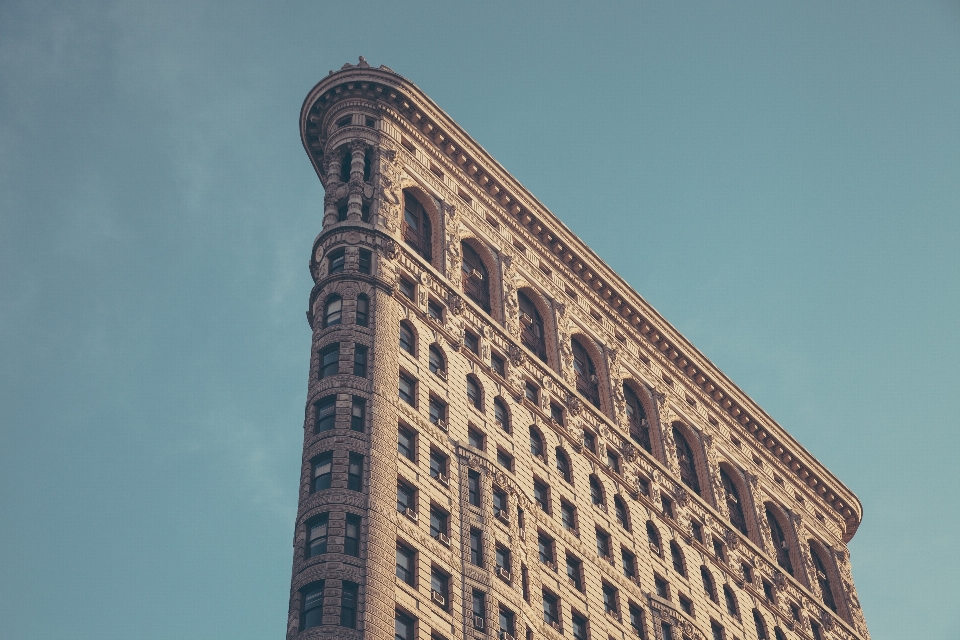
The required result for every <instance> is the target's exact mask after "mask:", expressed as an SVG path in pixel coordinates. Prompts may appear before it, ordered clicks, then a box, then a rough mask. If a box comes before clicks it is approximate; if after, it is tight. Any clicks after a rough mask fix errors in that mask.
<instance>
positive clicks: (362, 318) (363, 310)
mask: <svg viewBox="0 0 960 640" xmlns="http://www.w3.org/2000/svg"><path fill="white" fill-rule="evenodd" d="M355 319H356V323H357V326H360V327H365V326H367V325H368V324H369V322H370V299H369V298H368V297H367V296H365V295H363V294H362V293H361V294H360V295H358V296H357V307H356V317H355Z"/></svg>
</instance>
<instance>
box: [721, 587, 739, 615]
mask: <svg viewBox="0 0 960 640" xmlns="http://www.w3.org/2000/svg"><path fill="white" fill-rule="evenodd" d="M723 599H724V600H726V601H727V613H729V614H730V615H732V616H733V617H734V618H739V617H740V608H739V607H737V597H736V596H735V595H733V590H732V589H730V587H729V586H727V585H723Z"/></svg>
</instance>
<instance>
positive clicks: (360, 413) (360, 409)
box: [350, 396, 367, 432]
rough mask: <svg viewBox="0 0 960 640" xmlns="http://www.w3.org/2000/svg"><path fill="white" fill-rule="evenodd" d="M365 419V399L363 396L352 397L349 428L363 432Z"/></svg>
mask: <svg viewBox="0 0 960 640" xmlns="http://www.w3.org/2000/svg"><path fill="white" fill-rule="evenodd" d="M366 421H367V401H366V399H364V398H358V397H357V396H354V397H353V403H352V405H351V406H350V429H351V430H353V431H360V432H363V430H364V425H365V424H366Z"/></svg>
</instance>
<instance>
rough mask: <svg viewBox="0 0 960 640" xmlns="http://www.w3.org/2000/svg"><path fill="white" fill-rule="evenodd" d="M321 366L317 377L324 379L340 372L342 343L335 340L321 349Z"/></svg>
mask: <svg viewBox="0 0 960 640" xmlns="http://www.w3.org/2000/svg"><path fill="white" fill-rule="evenodd" d="M319 366H320V368H319V371H318V373H317V378H319V379H320V380H323V379H324V378H329V377H330V376H335V375H337V374H338V373H339V372H340V343H339V342H335V343H333V344H331V345H329V346H326V347H324V348H323V350H322V351H320V365H319Z"/></svg>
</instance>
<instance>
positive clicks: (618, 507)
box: [613, 496, 630, 531]
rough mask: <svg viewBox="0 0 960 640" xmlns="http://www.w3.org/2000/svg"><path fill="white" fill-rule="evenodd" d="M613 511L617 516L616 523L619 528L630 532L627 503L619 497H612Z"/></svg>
mask: <svg viewBox="0 0 960 640" xmlns="http://www.w3.org/2000/svg"><path fill="white" fill-rule="evenodd" d="M613 511H614V513H615V514H616V516H617V522H619V523H620V526H621V527H623V528H624V529H626V530H627V531H630V515H629V514H630V512H629V510H628V509H627V503H626V502H624V501H623V500H622V499H621V498H620V496H613Z"/></svg>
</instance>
